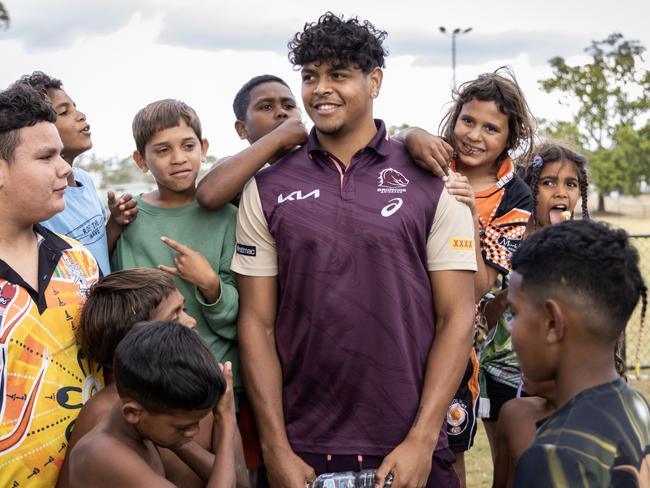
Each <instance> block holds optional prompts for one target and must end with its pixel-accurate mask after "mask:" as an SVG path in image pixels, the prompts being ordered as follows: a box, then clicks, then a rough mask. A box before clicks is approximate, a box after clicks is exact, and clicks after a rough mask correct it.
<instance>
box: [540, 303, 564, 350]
mask: <svg viewBox="0 0 650 488" xmlns="http://www.w3.org/2000/svg"><path fill="white" fill-rule="evenodd" d="M543 320H544V329H545V330H544V334H545V338H546V344H549V345H555V344H558V343H560V342H562V340H563V339H564V336H565V334H566V314H565V313H564V309H563V308H562V305H561V304H560V303H559V302H558V301H557V300H554V299H552V298H549V299H548V300H546V301H545V302H544V305H543Z"/></svg>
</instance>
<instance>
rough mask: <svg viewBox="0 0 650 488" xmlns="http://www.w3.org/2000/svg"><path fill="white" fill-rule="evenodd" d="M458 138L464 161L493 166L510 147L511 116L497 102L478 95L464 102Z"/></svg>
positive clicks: (463, 162)
mask: <svg viewBox="0 0 650 488" xmlns="http://www.w3.org/2000/svg"><path fill="white" fill-rule="evenodd" d="M454 138H455V144H456V151H457V153H458V159H459V162H460V163H461V164H462V165H464V166H470V167H483V168H486V169H492V167H493V166H494V165H495V163H496V161H497V158H498V157H499V156H500V155H501V154H502V153H503V151H504V150H505V149H506V143H507V141H508V116H507V115H506V114H504V113H502V112H501V111H500V110H499V107H497V104H496V103H494V102H492V101H490V102H483V101H480V100H477V99H475V98H474V99H472V100H470V101H469V102H467V103H465V104H463V107H462V109H461V111H460V114H459V115H458V118H457V119H456V124H455V125H454Z"/></svg>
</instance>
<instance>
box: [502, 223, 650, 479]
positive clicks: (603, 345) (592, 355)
mask: <svg viewBox="0 0 650 488" xmlns="http://www.w3.org/2000/svg"><path fill="white" fill-rule="evenodd" d="M512 269H513V273H512V277H511V279H510V287H509V288H508V303H509V305H510V307H511V309H512V319H511V321H510V324H509V328H510V331H511V333H512V342H513V344H514V347H515V351H516V352H517V355H518V357H519V362H520V364H521V369H522V371H523V373H524V375H525V376H526V378H528V379H530V380H531V381H535V382H541V381H548V380H554V381H555V404H556V405H557V407H558V409H557V411H556V412H555V413H553V415H551V416H550V417H549V418H548V419H546V420H545V421H544V422H543V423H542V425H541V426H540V427H539V428H538V430H537V434H536V438H535V441H534V442H533V444H532V446H531V447H530V448H529V449H528V450H527V451H526V452H525V453H524V454H523V456H522V457H521V459H520V461H519V463H518V465H517V471H516V475H515V482H514V486H515V487H524V488H533V487H544V488H547V487H565V486H626V487H627V486H648V484H649V483H650V474H649V473H650V471H649V468H650V461H649V459H650V458H649V457H648V453H649V452H650V408H649V407H648V403H647V401H646V400H645V399H644V398H643V396H642V395H641V394H639V393H638V392H636V391H635V390H633V389H632V388H630V387H629V386H628V385H627V384H626V383H625V381H624V380H623V379H622V378H621V377H620V376H619V373H618V372H617V370H616V365H615V359H614V354H612V351H614V347H615V345H616V342H617V339H618V337H619V336H620V335H621V333H622V332H623V331H624V330H625V326H626V324H627V321H628V320H629V318H630V315H631V314H632V312H633V310H634V308H635V307H636V304H637V302H638V301H639V297H641V298H642V301H643V310H642V312H641V315H642V317H643V315H644V314H645V309H646V304H647V298H646V293H647V291H646V287H645V284H644V282H643V277H642V276H641V272H640V271H639V254H638V252H637V251H636V249H634V248H633V247H632V245H631V244H630V242H629V240H628V238H627V234H626V233H625V231H623V230H615V229H610V228H609V227H608V226H607V225H605V224H602V223H596V222H591V221H586V220H579V221H569V222H564V223H561V224H557V225H552V226H549V227H545V228H543V229H542V230H539V231H537V232H534V233H533V234H532V235H531V236H530V237H528V238H527V239H526V240H524V241H523V243H522V245H521V246H520V247H519V249H518V250H517V252H516V253H515V254H514V256H513V258H512ZM642 320H643V319H642Z"/></svg>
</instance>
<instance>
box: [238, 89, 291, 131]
mask: <svg viewBox="0 0 650 488" xmlns="http://www.w3.org/2000/svg"><path fill="white" fill-rule="evenodd" d="M289 117H296V118H297V117H300V111H299V110H298V107H297V106H296V100H295V98H294V97H293V93H291V90H289V88H287V87H286V86H284V85H283V84H282V83H278V82H277V81H269V82H266V83H260V84H259V85H257V86H256V87H255V88H253V89H252V90H251V92H250V103H249V104H248V108H247V109H246V120H238V121H237V122H236V123H235V129H236V130H237V133H238V134H239V137H241V138H242V139H247V140H248V142H249V143H251V144H253V143H254V142H255V141H257V140H258V139H260V138H262V137H264V136H265V135H267V134H268V133H269V132H271V131H273V129H275V128H277V127H278V126H279V125H280V124H282V123H283V122H284V121H285V120H287V119H288V118H289Z"/></svg>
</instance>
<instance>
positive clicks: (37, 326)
mask: <svg viewBox="0 0 650 488" xmlns="http://www.w3.org/2000/svg"><path fill="white" fill-rule="evenodd" d="M35 231H36V233H37V237H38V239H39V266H38V273H39V274H38V279H39V283H38V285H39V286H38V288H39V289H38V290H34V289H33V288H32V287H31V286H29V285H28V284H27V283H26V282H25V281H24V280H23V279H22V278H21V277H20V276H19V275H18V274H17V273H16V272H15V271H14V270H13V269H12V268H11V267H10V266H9V265H8V264H7V263H5V262H4V261H2V260H1V259H0V354H1V355H0V375H1V376H0V486H2V487H11V488H18V487H25V486H39V487H40V486H43V487H49V486H54V485H55V483H56V480H57V477H58V473H59V469H60V468H61V464H62V463H63V459H64V456H65V452H66V448H67V445H68V439H69V437H70V433H71V431H72V427H73V425H74V422H75V420H76V418H77V415H78V414H79V411H80V409H81V407H82V406H83V404H84V403H85V402H86V400H88V398H90V396H92V395H93V394H94V393H95V392H96V391H97V390H98V389H99V388H101V387H102V386H103V376H102V374H101V372H100V371H99V369H98V368H97V367H91V366H90V365H89V364H88V362H87V361H86V360H85V359H84V357H83V355H82V354H81V351H80V349H79V346H78V344H77V343H76V342H75V337H74V331H75V329H76V327H77V326H78V323H79V318H78V314H79V311H80V307H81V305H82V304H83V303H84V301H85V300H86V293H87V291H88V289H89V288H90V287H91V286H92V285H93V284H94V283H96V282H97V279H98V277H99V268H98V266H97V262H96V261H95V259H94V258H93V256H92V255H91V254H90V252H89V251H88V250H87V249H86V248H85V247H83V246H81V245H80V244H79V243H78V242H77V241H74V240H72V239H70V238H67V237H63V236H61V235H58V234H55V233H53V232H50V231H49V230H47V229H46V228H44V227H42V226H40V225H36V226H35Z"/></svg>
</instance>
